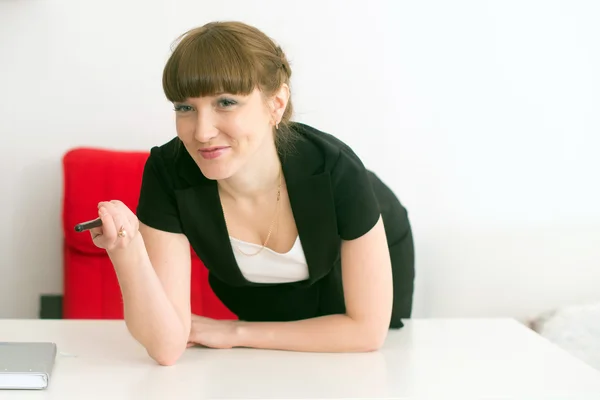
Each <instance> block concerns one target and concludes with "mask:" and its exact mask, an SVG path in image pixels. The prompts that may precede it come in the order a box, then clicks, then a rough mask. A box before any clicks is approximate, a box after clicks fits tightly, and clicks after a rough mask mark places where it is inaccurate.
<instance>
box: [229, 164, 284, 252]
mask: <svg viewBox="0 0 600 400" xmlns="http://www.w3.org/2000/svg"><path fill="white" fill-rule="evenodd" d="M281 179H282V173H281V170H279V184H278V186H277V203H276V204H275V216H273V220H272V221H271V225H269V232H268V233H267V238H266V239H265V242H264V243H263V245H262V246H261V248H260V249H258V251H256V252H255V253H246V252H245V251H243V250H242V249H240V248H239V246H237V245H234V246H235V248H236V249H237V251H239V252H240V253H242V254H243V255H245V256H248V257H253V256H255V255H258V254H260V252H261V251H263V250H264V249H265V247H267V243H269V239H270V238H271V233H273V227H274V226H275V222H277V217H278V216H279V201H280V200H281ZM223 217H225V213H223ZM225 227H227V218H225ZM227 230H228V231H229V228H228V229H227Z"/></svg>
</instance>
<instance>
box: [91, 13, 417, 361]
mask: <svg viewBox="0 0 600 400" xmlns="http://www.w3.org/2000/svg"><path fill="white" fill-rule="evenodd" d="M290 76H291V69H290V66H289V64H288V62H287V60H286V57H285V55H284V53H283V52H282V50H281V48H280V47H278V46H277V45H275V44H274V43H273V41H272V40H271V39H269V38H268V37H267V36H265V34H263V33H262V32H260V31H259V30H257V29H255V28H253V27H250V26H248V25H245V24H242V23H237V22H226V23H209V24H207V25H205V26H203V27H200V28H197V29H194V30H191V31H190V32H187V33H186V34H185V35H183V36H182V38H180V40H179V43H178V45H177V47H176V48H175V49H174V51H173V54H172V55H171V57H170V58H169V60H168V62H167V64H166V66H165V69H164V75H163V87H164V91H165V94H166V97H167V98H168V99H169V100H170V101H171V102H172V103H173V104H174V110H175V114H176V130H177V137H176V138H174V139H173V140H171V141H169V142H168V143H166V144H163V145H161V146H157V147H154V148H152V150H151V152H150V156H149V158H148V161H147V164H146V166H145V169H144V175H143V182H142V188H141V193H140V199H139V205H138V208H137V210H136V214H137V215H136V214H134V213H133V212H132V211H131V210H129V209H128V208H127V207H126V206H125V205H124V204H123V203H121V202H119V201H108V202H101V203H99V215H100V217H101V219H102V223H103V225H102V227H101V228H96V229H93V230H92V232H91V233H92V238H93V240H94V242H95V244H96V245H97V246H98V247H101V248H104V249H106V251H107V252H108V254H109V256H110V258H111V261H112V263H113V265H114V268H115V270H116V273H117V277H118V279H119V283H120V286H121V290H122V294H123V300H124V313H125V321H126V323H127V326H128V329H129V330H130V332H131V334H132V335H133V336H134V338H135V339H136V340H138V341H139V342H140V343H141V344H142V345H143V346H145V348H146V349H147V351H148V353H149V355H150V356H151V357H152V358H154V359H155V360H156V361H157V362H158V363H160V364H163V365H170V364H173V363H175V362H176V360H177V359H178V358H179V357H180V355H181V354H182V352H183V351H184V350H185V349H186V347H188V346H189V345H193V344H199V345H204V346H208V347H215V348H231V347H238V346H239V347H254V348H265V349H281V350H293V351H319V352H360V351H372V350H375V349H378V348H379V347H380V346H381V345H382V343H383V342H384V340H385V337H386V334H387V331H388V329H389V328H390V327H391V328H399V327H401V326H402V322H401V320H400V319H401V318H408V317H410V313H411V308H412V294H413V279H414V265H413V264H414V260H413V242H412V233H411V229H410V225H409V222H408V218H407V215H406V210H405V209H404V208H403V206H402V205H401V204H400V203H399V201H398V200H397V199H396V197H395V196H394V194H393V193H392V192H391V191H390V190H389V189H388V188H387V187H386V186H385V185H384V184H383V183H382V182H381V181H380V180H379V179H378V178H377V177H376V176H375V175H374V174H373V173H371V172H370V171H368V170H366V169H365V167H364V166H363V164H362V163H361V161H360V159H359V158H358V157H357V156H356V155H355V154H354V153H353V151H352V150H351V149H350V148H349V147H348V146H346V145H345V144H344V143H342V142H341V141H339V140H337V139H335V138H334V137H333V136H331V135H329V134H326V133H323V132H320V131H318V130H316V129H314V128H312V127H309V126H307V125H304V124H300V123H294V122H291V121H290V118H291V115H292V102H291V98H290V86H289V82H290ZM190 245H191V246H192V248H193V249H194V251H195V252H196V253H197V254H198V256H199V257H200V259H202V261H203V262H204V264H205V265H206V267H207V268H208V270H209V280H210V284H211V287H212V289H213V290H214V292H215V294H216V295H217V296H218V297H219V298H220V299H221V300H222V301H223V303H224V304H225V305H226V306H227V307H228V308H229V309H230V310H231V311H232V312H234V313H235V314H236V315H237V316H238V317H239V320H235V321H222V320H212V319H209V318H204V317H199V316H194V315H191V311H190Z"/></svg>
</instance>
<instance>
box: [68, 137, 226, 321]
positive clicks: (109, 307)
mask: <svg viewBox="0 0 600 400" xmlns="http://www.w3.org/2000/svg"><path fill="white" fill-rule="evenodd" d="M148 156H149V152H141V151H119V150H110V149H98V148H86V147H81V148H75V149H71V150H69V151H68V152H67V153H65V155H64V157H63V178H64V191H63V209H62V214H63V215H62V220H63V231H64V299H63V311H64V315H65V318H122V316H123V312H122V299H121V293H120V288H119V286H118V281H117V278H116V274H115V273H114V270H113V269H112V264H111V263H110V260H109V258H108V256H107V255H106V251H105V250H103V249H100V248H98V247H96V246H95V245H94V243H93V242H92V240H91V237H90V234H89V233H79V232H75V229H74V227H75V225H76V224H77V223H79V222H83V221H88V220H91V219H95V218H96V217H97V215H98V214H97V209H98V207H97V206H98V202H99V201H103V200H104V201H107V200H121V201H122V202H123V203H125V205H127V206H128V207H129V208H130V209H131V210H132V211H133V212H135V210H136V208H137V205H138V199H139V193H140V188H141V182H142V175H143V171H144V166H145V163H146V160H147V159H148ZM190 252H191V256H192V266H191V267H192V276H191V288H190V290H191V299H190V302H191V306H192V312H193V313H194V314H198V315H203V316H207V317H211V318H217V319H235V318H237V317H236V316H235V315H234V314H233V313H232V312H231V311H229V309H227V307H225V306H224V305H223V303H222V302H221V301H220V300H219V299H218V298H217V297H216V295H215V294H214V292H213V291H212V289H211V288H210V285H209V283H208V271H207V270H206V267H205V266H204V264H203V263H202V261H201V260H200V259H199V258H198V256H197V255H196V253H195V252H194V251H193V250H192V249H191V248H190Z"/></svg>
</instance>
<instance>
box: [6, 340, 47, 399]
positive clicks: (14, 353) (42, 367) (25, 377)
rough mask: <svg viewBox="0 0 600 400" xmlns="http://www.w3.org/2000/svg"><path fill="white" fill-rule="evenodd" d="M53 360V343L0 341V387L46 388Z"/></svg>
mask: <svg viewBox="0 0 600 400" xmlns="http://www.w3.org/2000/svg"><path fill="white" fill-rule="evenodd" d="M55 360H56V344H55V343H50V342H0V389H46V388H47V387H48V383H49V382H50V376H51V375H52V369H53V368H54V361H55Z"/></svg>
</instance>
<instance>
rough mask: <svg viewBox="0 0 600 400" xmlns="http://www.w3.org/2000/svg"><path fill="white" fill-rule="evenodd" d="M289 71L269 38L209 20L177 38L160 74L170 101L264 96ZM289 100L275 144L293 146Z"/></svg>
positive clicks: (287, 76) (240, 26)
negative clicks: (227, 95)
mask: <svg viewBox="0 0 600 400" xmlns="http://www.w3.org/2000/svg"><path fill="white" fill-rule="evenodd" d="M291 75H292V70H291V68H290V65H289V63H288V61H287V58H286V56H285V54H284V52H283V51H282V50H281V47H279V46H278V45H277V44H276V43H275V42H274V41H273V40H272V39H271V38H269V37H268V36H267V35H265V34H264V33H263V32H261V31H260V30H258V29H257V28H255V27H252V26H249V25H246V24H244V23H242V22H235V21H232V22H210V23H208V24H206V25H204V26H201V27H199V28H195V29H192V30H190V31H188V32H186V33H184V34H183V35H181V36H180V37H179V38H178V39H177V41H176V46H175V48H174V50H173V53H172V54H171V56H170V57H169V60H168V61H167V64H166V65H165V69H164V71H163V90H164V92H165V95H166V97H167V99H168V100H169V101H171V102H181V101H185V99H187V98H190V97H201V96H211V95H215V94H217V93H220V92H224V93H232V94H240V95H248V94H250V93H252V91H253V90H254V89H255V88H258V89H259V90H260V91H261V92H262V93H263V95H264V96H265V97H270V96H272V95H273V94H275V92H277V91H278V90H279V89H280V88H281V85H283V84H284V83H285V84H287V85H288V86H290V77H291ZM292 113H293V106H292V99H291V95H290V99H289V101H288V104H287V108H286V109H285V111H284V113H283V116H282V119H281V122H279V129H277V131H276V135H275V142H276V144H277V146H278V148H280V149H281V148H282V147H284V146H286V145H289V144H291V143H290V142H291V139H292V136H293V135H294V134H293V130H292V129H289V128H290V124H291V117H292Z"/></svg>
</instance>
